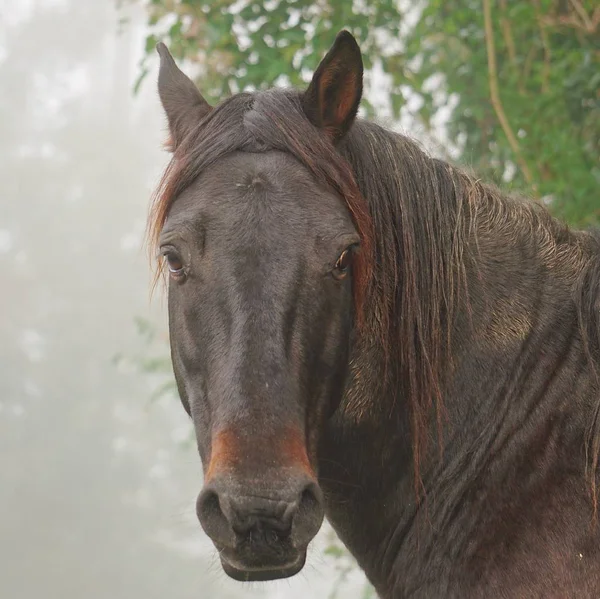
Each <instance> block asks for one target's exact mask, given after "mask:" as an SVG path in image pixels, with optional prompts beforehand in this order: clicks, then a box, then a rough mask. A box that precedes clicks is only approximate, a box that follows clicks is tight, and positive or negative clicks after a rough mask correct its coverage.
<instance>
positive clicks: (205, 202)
mask: <svg viewBox="0 0 600 599" xmlns="http://www.w3.org/2000/svg"><path fill="white" fill-rule="evenodd" d="M176 204H177V205H176V206H175V208H176V212H177V213H179V214H181V213H183V214H182V215H186V219H189V220H194V219H196V218H197V219H199V220H201V221H204V222H205V223H207V226H208V228H210V227H211V226H212V227H215V228H217V229H223V228H225V229H228V230H230V229H234V230H236V231H237V232H238V233H243V234H244V235H245V236H246V235H252V234H256V235H263V234H264V232H265V229H267V230H269V232H270V235H269V237H270V238H273V237H277V236H278V235H290V234H291V235H292V236H293V237H295V236H296V235H300V234H302V233H304V234H306V233H308V232H315V231H318V230H320V229H321V228H323V229H332V228H336V227H337V226H339V224H340V223H342V224H343V223H345V221H346V220H347V209H346V207H345V205H344V202H343V201H342V200H341V198H339V197H338V196H336V195H335V194H334V193H333V192H332V191H330V190H328V189H325V188H323V187H321V186H320V185H319V184H318V183H317V182H316V181H315V179H314V178H313V176H312V175H311V173H310V172H309V171H308V170H307V169H306V168H305V167H304V166H303V165H302V164H300V163H299V162H298V161H297V160H296V159H295V158H293V157H292V156H291V155H288V154H286V153H284V152H274V151H273V152H265V153H249V152H235V153H233V154H230V155H228V156H225V157H223V158H221V159H220V160H218V161H217V162H216V163H215V164H213V165H212V166H211V167H210V168H209V169H207V170H206V171H205V172H204V173H202V174H201V175H200V177H198V179H197V180H196V181H195V182H194V183H193V184H192V185H191V186H190V187H189V188H188V189H187V190H186V191H185V192H184V194H183V195H182V197H181V198H180V199H178V201H177V202H176ZM174 212H175V211H174ZM178 220H179V218H178Z"/></svg>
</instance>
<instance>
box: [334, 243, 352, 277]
mask: <svg viewBox="0 0 600 599" xmlns="http://www.w3.org/2000/svg"><path fill="white" fill-rule="evenodd" d="M353 250H354V246H350V247H348V248H346V249H345V250H344V251H343V252H342V253H341V254H340V257H339V258H338V260H337V262H336V263H335V268H334V269H333V276H334V277H335V278H336V279H338V280H339V279H345V278H346V277H347V276H348V273H349V272H350V266H351V264H352V256H353V253H354V252H353Z"/></svg>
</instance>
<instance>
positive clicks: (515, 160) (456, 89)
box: [138, 0, 600, 225]
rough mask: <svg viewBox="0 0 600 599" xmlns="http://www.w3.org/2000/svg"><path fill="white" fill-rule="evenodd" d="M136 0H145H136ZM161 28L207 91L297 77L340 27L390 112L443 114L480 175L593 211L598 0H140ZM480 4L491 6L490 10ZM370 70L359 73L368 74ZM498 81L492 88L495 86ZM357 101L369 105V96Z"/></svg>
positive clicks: (213, 93)
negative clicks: (380, 79) (380, 80)
mask: <svg viewBox="0 0 600 599" xmlns="http://www.w3.org/2000/svg"><path fill="white" fill-rule="evenodd" d="M138 1H144V0H138ZM145 6H146V8H147V13H148V24H149V27H150V33H149V35H148V37H147V40H146V58H145V59H144V61H143V64H142V65H141V71H142V75H141V77H143V76H144V74H145V73H146V72H147V71H148V64H147V59H148V57H149V56H151V55H153V53H154V46H155V44H156V42H157V41H158V40H159V39H162V40H164V41H165V42H167V43H168V44H169V46H170V48H171V50H172V52H173V54H174V55H175V57H176V58H178V59H180V60H182V59H185V60H186V61H189V63H191V65H189V66H192V65H194V66H195V69H196V74H197V78H198V80H199V82H200V87H201V89H202V92H203V93H204V95H205V96H206V97H207V99H209V100H212V101H216V100H217V99H219V98H222V97H224V96H227V95H229V94H232V93H234V92H237V91H240V90H243V89H257V88H258V89H261V88H267V87H270V86H273V85H281V84H291V85H295V86H298V85H302V84H303V83H304V82H306V81H307V79H308V77H309V76H310V73H311V72H312V70H313V69H314V68H315V67H316V65H317V64H318V61H319V59H320V58H321V56H322V55H323V53H324V51H325V50H326V49H327V48H328V47H329V46H330V44H331V43H332V41H333V39H334V37H335V35H336V33H337V32H338V31H339V30H340V29H342V28H347V29H348V30H350V31H351V32H352V33H353V34H354V35H355V36H356V37H357V39H358V40H359V43H360V45H361V48H362V49H363V52H364V58H365V66H366V68H367V70H368V71H370V70H372V69H373V68H375V67H377V68H381V69H382V70H383V72H384V73H386V74H387V76H388V81H389V86H388V89H387V91H386V94H387V95H388V96H389V97H388V99H389V105H390V106H391V111H392V116H393V117H395V118H399V117H400V116H401V115H402V114H404V115H407V114H410V116H412V117H413V119H415V120H416V125H417V127H418V128H424V129H425V131H432V130H435V129H436V127H438V123H439V119H440V115H442V114H443V113H444V112H445V111H447V110H448V108H449V107H452V106H453V109H452V110H451V114H450V116H449V119H448V122H447V131H448V135H449V138H450V140H451V141H452V142H453V143H454V144H455V145H456V147H457V148H458V150H459V156H458V159H459V160H460V161H462V162H463V163H465V164H467V165H469V166H472V167H473V168H474V170H475V171H476V172H477V173H478V174H480V175H481V176H482V177H484V178H486V179H491V180H494V181H496V182H497V183H499V184H503V185H505V186H507V187H509V188H511V189H514V190H519V191H523V192H525V193H529V194H531V195H533V196H535V197H537V198H543V199H544V200H545V201H546V202H548V203H551V204H552V206H553V208H554V209H555V210H556V212H557V213H558V214H559V215H560V216H563V217H565V218H567V219H568V220H569V221H571V222H572V223H574V224H578V225H585V224H593V223H598V222H599V221H600V200H599V199H598V184H599V182H600V163H599V154H600V7H599V6H598V5H597V0H496V1H495V0H429V1H425V2H422V3H420V4H418V5H417V6H416V7H415V3H412V2H408V1H407V0H404V1H402V0H400V2H398V0H317V1H313V0H264V1H263V0H261V1H255V0H210V1H209V0H145ZM486 12H487V17H488V18H487V19H486ZM368 81H369V80H367V84H368ZM494 90H496V93H495V92H494ZM366 110H367V113H369V114H370V115H371V116H373V112H374V110H373V107H372V106H371V105H369V104H368V103H367V105H366Z"/></svg>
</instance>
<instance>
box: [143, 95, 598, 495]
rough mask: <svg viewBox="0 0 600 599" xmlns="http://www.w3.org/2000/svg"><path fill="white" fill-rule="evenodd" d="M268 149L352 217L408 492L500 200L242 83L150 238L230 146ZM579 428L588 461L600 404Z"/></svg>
mask: <svg viewBox="0 0 600 599" xmlns="http://www.w3.org/2000/svg"><path fill="white" fill-rule="evenodd" d="M270 149H271V150H280V151H284V152H287V153H288V154H291V155H293V156H294V157H295V158H296V159H297V160H298V161H299V162H300V163H301V164H302V165H303V166H304V167H305V168H307V169H308V170H309V172H311V173H312V175H313V176H314V177H315V179H316V180H317V181H318V182H319V183H321V184H322V185H324V186H326V187H329V188H331V189H333V190H334V191H335V192H337V193H338V194H339V196H340V197H341V198H342V199H343V200H344V201H345V202H346V205H347V207H348V209H349V211H350V214H351V216H352V218H353V220H354V223H355V226H356V228H357V230H358V233H359V236H360V239H361V251H360V252H359V253H358V255H357V259H356V260H355V262H354V264H353V293H354V299H355V312H356V321H357V327H358V330H359V333H360V335H361V336H364V337H365V338H367V339H369V340H372V341H374V342H376V343H377V345H378V346H380V347H381V348H383V352H384V371H385V372H384V377H383V378H384V380H386V381H389V382H390V384H392V385H396V386H397V385H398V383H399V382H400V383H401V387H399V388H395V389H392V388H388V389H387V391H388V392H393V395H394V397H396V398H402V400H403V401H405V402H406V403H407V409H408V413H409V417H410V423H411V435H412V450H413V466H414V472H415V483H416V485H417V492H419V485H420V484H422V483H421V482H420V475H419V472H420V463H421V461H422V458H423V455H424V454H425V452H426V450H427V447H428V437H429V435H430V424H431V419H432V417H435V419H436V421H437V431H438V435H441V432H440V431H441V430H442V420H443V415H444V410H443V404H442V390H443V386H444V383H445V379H446V377H447V374H448V372H449V370H450V368H451V356H450V349H451V342H452V330H453V326H454V324H455V320H456V318H457V315H458V312H459V307H461V306H463V305H466V306H468V304H469V302H468V292H469V290H468V286H467V261H468V259H469V258H468V256H467V252H468V240H469V238H470V237H471V236H472V227H473V226H474V224H473V223H474V222H475V220H476V218H475V212H476V211H477V210H479V207H481V206H485V213H486V216H485V218H488V219H497V220H498V221H503V222H507V221H510V220H512V222H515V219H514V217H513V218H512V219H511V216H510V214H509V212H510V208H509V207H508V206H509V204H510V202H509V200H507V199H506V198H505V197H504V196H503V195H502V194H501V193H500V192H499V191H498V190H497V189H496V188H494V187H492V186H488V185H484V184H482V183H480V182H479V181H478V180H477V179H475V178H474V177H472V176H470V175H467V174H466V173H464V172H463V171H461V170H460V169H457V168H456V167H453V166H451V165H449V164H448V163H446V162H444V161H441V160H438V159H435V158H432V157H430V156H429V155H428V154H426V153H425V152H424V151H423V150H422V149H421V148H420V147H419V146H418V145H417V144H416V143H415V142H414V141H412V140H409V139H408V138H406V137H403V136H401V135H398V134H395V133H392V132H390V131H387V130H385V129H383V128H382V127H380V126H378V125H376V124H373V123H368V122H366V121H361V120H358V121H357V122H356V123H355V124H354V125H353V127H352V128H351V130H350V132H349V133H348V134H347V136H346V137H345V138H344V139H343V140H342V142H341V143H340V144H339V146H338V147H334V146H333V145H332V143H331V142H330V141H329V139H328V138H327V137H326V136H324V135H323V134H322V133H321V132H319V131H318V130H317V129H316V128H315V127H313V125H312V124H311V123H310V122H309V121H308V120H307V118H306V117H305V115H304V113H303V111H302V108H301V95H300V94H299V93H298V92H293V91H284V90H271V91H267V92H259V93H256V94H245V93H244V94H239V95H236V96H233V97H232V98H229V99H228V100H226V101H224V102H223V103H221V104H220V105H219V106H217V107H216V108H214V109H213V110H212V111H211V112H210V113H209V114H208V115H207V116H206V117H205V118H204V119H203V120H202V121H201V122H199V123H198V125H197V128H196V129H195V130H194V131H193V132H192V133H190V135H188V137H187V138H186V139H185V140H184V141H183V143H182V144H181V145H180V146H179V147H177V148H176V149H175V151H174V154H173V157H172V160H171V163H170V164H169V166H168V168H167V170H166V172H165V175H164V176H163V179H162V181H161V183H160V185H159V187H158V189H157V191H156V193H155V196H154V200H153V204H152V208H151V214H150V219H149V237H150V241H151V243H152V244H153V246H154V247H156V244H157V242H158V237H159V234H160V231H161V229H162V227H163V224H164V222H165V220H166V217H167V215H168V212H169V209H170V207H171V205H172V203H173V202H174V200H175V199H176V197H177V196H178V195H179V194H180V193H181V192H182V191H183V190H184V189H185V188H186V187H187V186H188V185H190V184H191V183H192V182H193V181H194V180H195V179H196V178H197V177H198V176H199V175H200V173H201V172H202V171H204V170H205V169H207V168H208V167H210V165H211V164H213V163H214V162H215V161H216V160H218V159H219V158H220V157H222V156H224V155H226V154H228V153H230V152H233V151H252V152H259V151H265V150H270ZM507 202H509V203H507ZM511 205H512V204H511ZM522 206H523V208H519V210H523V211H527V214H528V218H529V219H534V220H535V221H536V222H537V223H540V228H541V229H542V230H543V231H544V232H545V234H546V235H547V236H548V237H554V236H559V237H560V236H561V235H562V236H565V235H568V233H567V229H566V227H563V226H562V225H559V224H557V222H556V221H554V219H552V218H551V217H550V216H549V215H548V214H547V213H546V211H545V210H543V209H541V208H539V207H534V206H533V205H532V204H525V203H523V204H522ZM532 228H533V227H532ZM585 273H586V274H585V275H583V276H582V278H581V281H580V284H579V287H578V289H579V291H578V296H577V297H576V298H575V301H576V305H577V307H578V310H579V320H580V326H581V332H582V334H583V335H584V339H586V342H585V344H586V347H587V351H588V354H589V357H590V359H591V360H592V362H593V363H594V364H596V365H598V364H600V355H599V354H600V349H599V347H600V316H599V313H600V310H599V308H600V299H599V298H600V258H596V261H595V263H594V264H590V265H589V268H587V269H586V270H585ZM424 298H426V299H424ZM590 430H591V433H590V439H589V441H590V449H591V451H592V469H593V471H595V468H596V467H597V464H598V457H597V456H598V453H599V452H600V403H599V405H598V409H597V410H596V414H595V416H594V422H593V426H592V428H591V429H590ZM440 440H441V438H440ZM593 456H595V457H593Z"/></svg>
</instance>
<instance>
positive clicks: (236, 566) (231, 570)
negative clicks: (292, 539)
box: [221, 552, 306, 582]
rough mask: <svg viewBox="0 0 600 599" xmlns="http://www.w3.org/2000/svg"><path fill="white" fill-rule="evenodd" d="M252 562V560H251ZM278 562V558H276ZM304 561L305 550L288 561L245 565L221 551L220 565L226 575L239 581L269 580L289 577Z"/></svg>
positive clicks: (296, 572)
mask: <svg viewBox="0 0 600 599" xmlns="http://www.w3.org/2000/svg"><path fill="white" fill-rule="evenodd" d="M252 561H253V562H254V560H252ZM277 561H278V562H279V561H280V560H277ZM305 562H306V552H303V553H302V554H300V555H297V556H296V559H291V560H290V561H289V562H283V563H278V564H268V563H264V564H258V563H253V564H252V565H249V564H248V565H245V564H243V563H242V562H241V561H239V560H236V559H233V558H231V559H229V558H228V557H227V556H225V555H223V553H221V566H222V567H223V571H224V572H225V574H227V576H229V577H230V578H233V579H234V580H237V581H239V582H265V581H269V580H278V579H280V578H290V577H291V576H295V575H296V574H298V572H300V570H302V568H303V567H304V563H305Z"/></svg>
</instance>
